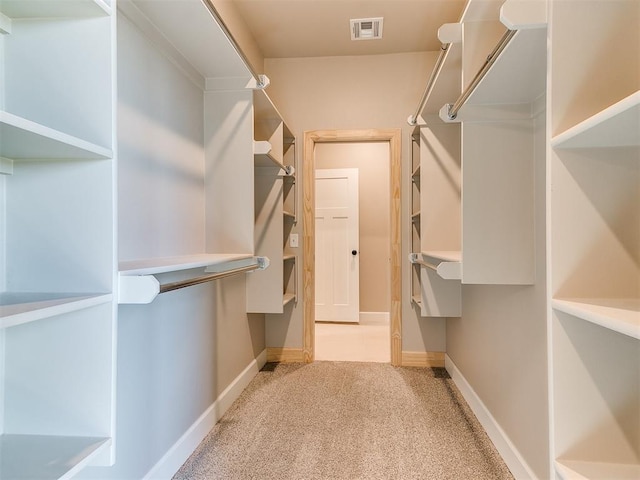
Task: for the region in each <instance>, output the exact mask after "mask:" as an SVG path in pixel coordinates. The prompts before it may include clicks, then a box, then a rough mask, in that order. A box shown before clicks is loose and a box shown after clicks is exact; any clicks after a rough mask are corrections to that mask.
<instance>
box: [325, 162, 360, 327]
mask: <svg viewBox="0 0 640 480" xmlns="http://www.w3.org/2000/svg"><path fill="white" fill-rule="evenodd" d="M358 237H359V232H358V170H357V169H355V168H345V169H331V170H317V171H316V320H318V321H333V322H358V320H359V316H360V292H359V283H360V281H359V256H358V254H356V255H353V254H352V251H355V252H358Z"/></svg>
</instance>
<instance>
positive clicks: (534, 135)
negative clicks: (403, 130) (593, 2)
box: [427, 2, 547, 285]
mask: <svg viewBox="0 0 640 480" xmlns="http://www.w3.org/2000/svg"><path fill="white" fill-rule="evenodd" d="M533 7H535V8H533ZM518 8H519V7H518V5H517V2H506V3H505V4H504V5H503V6H502V7H501V14H500V18H501V22H497V21H496V20H490V19H487V18H483V19H482V20H481V21H471V22H469V21H465V20H464V19H463V22H462V23H463V25H464V28H463V41H462V42H463V54H462V72H463V75H462V77H463V78H462V85H463V86H465V89H469V90H466V91H465V92H464V93H463V94H461V96H460V98H465V96H466V95H465V94H466V93H467V91H468V92H469V94H468V96H467V98H466V101H465V102H464V103H463V104H462V106H461V107H460V110H459V111H458V113H457V116H456V117H455V118H454V119H452V118H451V117H450V115H449V112H450V110H451V105H452V104H453V103H449V104H447V105H445V106H443V107H442V108H441V110H440V117H441V119H442V120H443V121H444V122H454V121H455V122H458V121H459V122H462V127H461V129H462V130H461V142H462V147H461V149H462V169H461V170H462V180H461V183H462V184H463V185H465V188H464V192H463V194H462V215H461V217H462V229H461V232H462V245H461V246H462V248H461V250H462V258H463V259H464V262H463V264H462V283H463V284H499V285H502V284H514V285H527V284H533V283H534V281H535V266H534V263H535V255H534V238H535V235H534V233H535V232H534V226H535V222H534V178H533V175H534V173H533V172H534V168H533V165H534V162H535V158H536V156H537V157H542V156H543V154H544V151H542V150H540V149H538V147H537V145H542V144H543V136H544V122H545V91H546V74H545V67H546V58H547V57H546V45H547V41H546V39H547V32H546V28H544V27H545V26H546V24H545V23H544V22H543V21H541V18H542V19H544V17H545V13H544V12H545V10H544V8H545V5H544V3H542V2H539V3H538V4H535V3H532V9H531V10H528V9H527V10H522V12H520V11H519V10H518ZM507 12H508V13H507ZM485 14H487V12H485ZM509 15H514V16H515V17H517V18H518V20H519V23H518V22H512V21H510V17H509ZM496 17H497V15H495V13H494V16H493V18H496ZM528 17H529V18H530V23H526V22H525V23H522V20H523V19H527V18H528ZM489 18H491V16H490V15H489ZM516 23H517V27H518V28H521V29H519V30H517V31H516V32H515V34H514V35H513V36H512V37H511V40H510V41H509V42H508V43H507V44H506V47H505V48H504V50H502V51H501V52H500V51H498V52H496V44H499V43H500V42H501V37H502V36H503V34H504V32H505V30H506V29H505V25H506V24H508V25H513V24H516ZM492 52H496V53H492ZM488 58H489V59H490V62H492V63H488V62H489V60H487V59H488ZM485 65H488V67H486V66H485ZM483 72H485V73H484V74H483ZM474 85H475V88H474V87H473V86H474ZM429 250H431V249H427V251H429Z"/></svg>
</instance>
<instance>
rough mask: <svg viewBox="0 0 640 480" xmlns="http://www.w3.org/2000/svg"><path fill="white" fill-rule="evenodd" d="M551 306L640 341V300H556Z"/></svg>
mask: <svg viewBox="0 0 640 480" xmlns="http://www.w3.org/2000/svg"><path fill="white" fill-rule="evenodd" d="M551 305H552V307H553V308H554V309H555V310H558V311H560V312H564V313H567V314H569V315H572V316H574V317H577V318H581V319H583V320H586V321H588V322H591V323H595V324H596V325H600V326H602V327H604V328H608V329H609V330H613V331H615V332H618V333H622V334H624V335H628V336H630V337H633V338H636V339H639V340H640V299H637V298H631V299H629V298H613V299H609V298H604V299H603V298H595V299H592V298H556V299H553V300H552V302H551Z"/></svg>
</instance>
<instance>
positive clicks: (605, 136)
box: [551, 91, 640, 148]
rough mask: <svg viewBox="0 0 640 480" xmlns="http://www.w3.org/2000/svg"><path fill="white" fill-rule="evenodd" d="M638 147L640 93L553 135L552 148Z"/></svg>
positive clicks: (639, 135)
mask: <svg viewBox="0 0 640 480" xmlns="http://www.w3.org/2000/svg"><path fill="white" fill-rule="evenodd" d="M639 145H640V91H636V92H635V93H632V94H631V95H629V96H628V97H626V98H623V99H622V100H620V101H619V102H617V103H614V104H613V105H611V106H610V107H608V108H606V109H604V110H602V111H600V112H598V113H597V114H595V115H593V116H591V117H589V118H587V119H586V120H584V121H582V122H580V123H578V124H577V125H575V126H573V127H571V128H569V129H567V130H565V131H564V132H562V133H561V134H559V135H556V136H555V137H553V139H552V140H551V146H552V147H554V148H597V147H626V146H639Z"/></svg>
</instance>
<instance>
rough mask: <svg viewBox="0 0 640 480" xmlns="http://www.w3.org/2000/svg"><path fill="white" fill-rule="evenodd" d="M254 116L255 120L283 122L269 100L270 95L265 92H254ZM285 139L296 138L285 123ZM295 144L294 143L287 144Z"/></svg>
mask: <svg viewBox="0 0 640 480" xmlns="http://www.w3.org/2000/svg"><path fill="white" fill-rule="evenodd" d="M253 112H254V113H253V114H254V116H255V118H258V119H260V120H261V121H264V120H274V121H281V122H282V121H283V120H282V118H283V117H282V115H280V112H279V111H278V109H277V108H276V106H275V105H274V103H273V102H272V101H271V98H269V95H268V94H267V92H266V91H265V90H254V91H253ZM283 138H288V139H292V138H294V136H293V134H292V133H291V130H290V129H289V128H288V127H287V125H286V123H284V122H283ZM287 143H293V142H287Z"/></svg>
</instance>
